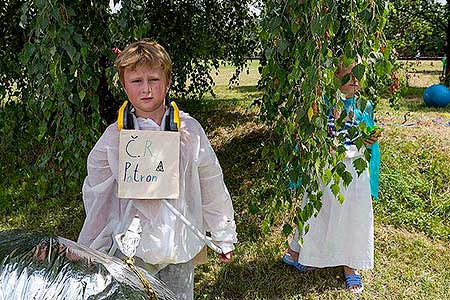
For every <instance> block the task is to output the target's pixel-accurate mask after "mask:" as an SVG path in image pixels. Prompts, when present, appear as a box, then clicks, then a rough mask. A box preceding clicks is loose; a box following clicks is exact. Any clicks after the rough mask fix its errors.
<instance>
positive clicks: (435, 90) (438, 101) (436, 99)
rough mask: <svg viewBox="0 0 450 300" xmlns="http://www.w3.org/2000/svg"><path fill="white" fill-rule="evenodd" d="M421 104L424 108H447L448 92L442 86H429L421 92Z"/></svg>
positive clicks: (448, 101)
mask: <svg viewBox="0 0 450 300" xmlns="http://www.w3.org/2000/svg"><path fill="white" fill-rule="evenodd" d="M423 102H425V105H426V106H437V107H444V106H447V105H448V104H449V103H450V90H449V89H448V88H447V87H446V86H445V85H442V84H434V85H431V86H429V87H427V88H426V89H425V91H424V92H423Z"/></svg>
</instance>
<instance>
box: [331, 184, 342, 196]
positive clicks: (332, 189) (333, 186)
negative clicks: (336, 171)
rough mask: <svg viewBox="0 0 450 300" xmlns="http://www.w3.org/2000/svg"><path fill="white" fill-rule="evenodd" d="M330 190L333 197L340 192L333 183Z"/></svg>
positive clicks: (337, 185)
mask: <svg viewBox="0 0 450 300" xmlns="http://www.w3.org/2000/svg"><path fill="white" fill-rule="evenodd" d="M330 188H331V191H332V192H333V195H334V196H335V197H337V195H338V194H339V191H340V188H339V184H336V183H333V184H332V185H331V187H330Z"/></svg>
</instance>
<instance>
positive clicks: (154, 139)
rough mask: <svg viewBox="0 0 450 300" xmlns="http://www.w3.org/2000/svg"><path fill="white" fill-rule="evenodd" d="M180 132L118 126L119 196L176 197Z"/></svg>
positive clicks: (139, 197) (133, 197)
mask: <svg viewBox="0 0 450 300" xmlns="http://www.w3.org/2000/svg"><path fill="white" fill-rule="evenodd" d="M179 165H180V133H179V132H171V131H150V130H121V131H120V137H119V178H118V180H117V181H118V183H119V191H118V194H119V198H132V199H177V198H178V196H179V173H180V171H179V170H180V168H179Z"/></svg>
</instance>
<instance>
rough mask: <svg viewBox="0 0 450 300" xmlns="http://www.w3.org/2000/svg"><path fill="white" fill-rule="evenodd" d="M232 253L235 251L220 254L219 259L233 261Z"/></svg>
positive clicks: (225, 261) (226, 261)
mask: <svg viewBox="0 0 450 300" xmlns="http://www.w3.org/2000/svg"><path fill="white" fill-rule="evenodd" d="M232 254H233V252H228V253H222V254H219V259H220V261H221V262H224V263H229V262H230V261H231V256H232Z"/></svg>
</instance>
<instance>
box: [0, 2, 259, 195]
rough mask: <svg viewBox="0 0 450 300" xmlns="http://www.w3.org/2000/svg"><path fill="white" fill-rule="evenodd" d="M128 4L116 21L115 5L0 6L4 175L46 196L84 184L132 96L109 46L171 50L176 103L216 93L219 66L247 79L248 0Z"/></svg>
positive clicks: (250, 19) (251, 22)
mask: <svg viewBox="0 0 450 300" xmlns="http://www.w3.org/2000/svg"><path fill="white" fill-rule="evenodd" d="M121 3H122V6H123V7H122V9H121V10H120V11H118V12H117V13H114V14H113V13H112V12H111V9H110V7H109V5H108V1H81V0H74V1H63V0H9V1H6V3H5V4H4V5H3V6H2V7H1V8H0V24H1V26H2V28H1V29H0V30H1V33H2V41H5V42H4V47H2V49H1V50H0V61H1V64H0V99H2V102H1V109H2V110H1V112H0V135H1V137H0V139H1V140H0V142H1V143H0V145H1V146H0V147H1V149H0V150H1V151H2V153H6V155H5V156H2V163H1V165H2V167H1V168H2V171H3V172H9V173H11V172H18V170H21V171H20V172H23V173H24V174H25V175H26V176H30V174H35V175H36V174H39V175H38V176H37V177H38V178H36V185H37V186H39V187H42V189H41V190H42V193H41V194H42V195H45V193H47V192H48V191H49V190H50V189H53V190H55V192H57V191H61V190H64V189H65V188H67V187H70V186H74V185H79V183H80V179H81V178H82V177H84V173H85V171H84V170H85V157H86V156H87V153H88V151H89V150H90V149H91V147H92V145H93V142H94V141H95V139H96V138H98V136H99V133H100V132H101V130H102V129H103V128H104V125H105V124H107V123H110V122H111V121H114V120H115V118H116V111H117V109H118V107H119V104H120V103H121V102H122V101H123V100H124V93H123V92H121V89H120V87H119V85H118V81H117V74H116V72H115V70H114V68H113V64H112V63H113V61H114V59H115V55H114V53H113V52H112V51H111V48H113V47H119V48H122V47H124V46H125V45H126V44H129V43H130V42H132V41H134V40H137V39H141V38H144V37H146V38H150V39H154V40H156V41H158V42H160V43H161V44H163V45H164V46H165V47H166V49H167V50H168V52H169V53H170V54H171V57H172V59H173V63H174V76H173V84H172V92H171V94H172V96H173V97H176V98H177V99H181V98H182V99H187V98H189V97H191V98H192V97H199V96H201V95H202V94H203V93H205V92H208V91H211V85H212V84H213V80H212V78H211V75H210V74H211V71H212V70H214V69H215V68H218V66H219V63H220V62H221V61H228V62H231V63H232V64H234V65H235V66H236V67H237V68H238V72H239V70H240V69H239V68H242V67H243V66H244V65H245V62H246V58H247V57H248V56H249V55H251V54H252V52H253V49H254V44H253V43H254V41H253V40H252V39H250V38H249V35H248V33H249V32H250V31H252V30H253V29H254V25H255V19H254V17H253V16H252V15H251V14H250V13H249V10H248V5H249V2H248V1H241V0H239V1H220V0H205V1H192V0H180V1H173V0H172V1H170V0H167V1H148V0H123V1H121ZM17 157H23V158H30V157H31V158H30V159H21V160H17V159H16V158H17ZM30 169H32V170H34V171H29V170H30ZM49 171H51V172H49ZM30 172H31V173H30ZM49 174H53V175H54V174H58V176H59V177H58V180H57V183H56V182H53V183H51V182H50V181H49V180H48V176H49ZM33 176H34V175H33ZM52 184H54V186H53V187H52V188H51V185H52ZM78 188H79V186H78Z"/></svg>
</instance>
